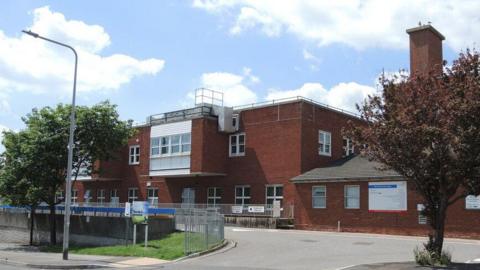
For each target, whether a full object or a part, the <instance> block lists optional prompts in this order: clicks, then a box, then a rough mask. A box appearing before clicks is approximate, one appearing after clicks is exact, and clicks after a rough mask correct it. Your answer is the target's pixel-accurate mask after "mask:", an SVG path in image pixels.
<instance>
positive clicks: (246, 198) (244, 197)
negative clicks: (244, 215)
mask: <svg viewBox="0 0 480 270" xmlns="http://www.w3.org/2000/svg"><path fill="white" fill-rule="evenodd" d="M237 188H241V189H242V194H241V195H240V196H237ZM245 188H248V189H249V191H250V195H249V196H245ZM251 199H252V189H251V188H250V186H249V185H240V186H235V205H243V206H246V205H247V204H246V203H245V200H248V201H249V203H248V204H250V203H251V202H250V200H251ZM237 200H242V203H241V204H239V203H237Z"/></svg>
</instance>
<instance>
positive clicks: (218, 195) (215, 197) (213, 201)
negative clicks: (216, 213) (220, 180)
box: [207, 187, 223, 206]
mask: <svg viewBox="0 0 480 270" xmlns="http://www.w3.org/2000/svg"><path fill="white" fill-rule="evenodd" d="M222 193H223V190H222V188H219V187H209V188H208V189H207V205H208V206H216V205H217V204H219V203H220V200H221V199H222Z"/></svg>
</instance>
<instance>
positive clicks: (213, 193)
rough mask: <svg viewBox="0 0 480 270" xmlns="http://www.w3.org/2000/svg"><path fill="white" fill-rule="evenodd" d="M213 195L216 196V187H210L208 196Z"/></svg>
mask: <svg viewBox="0 0 480 270" xmlns="http://www.w3.org/2000/svg"><path fill="white" fill-rule="evenodd" d="M213 196H215V189H214V188H208V197H213Z"/></svg>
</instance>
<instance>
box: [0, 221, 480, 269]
mask: <svg viewBox="0 0 480 270" xmlns="http://www.w3.org/2000/svg"><path fill="white" fill-rule="evenodd" d="M225 237H226V238H227V239H230V240H233V241H234V242H236V246H235V245H233V244H232V243H230V244H229V245H227V247H226V248H223V249H221V250H218V251H216V252H213V253H210V254H207V255H203V256H200V257H196V258H189V259H186V260H181V261H177V262H165V261H155V260H153V261H149V260H150V259H145V258H143V259H142V258H140V259H138V258H132V257H112V256H88V255H71V259H72V260H71V261H69V263H71V264H74V263H77V264H80V263H85V264H92V265H96V266H97V267H110V268H115V269H120V268H125V269H128V268H131V269H133V268H134V269H165V270H168V269H172V270H176V269H192V270H207V269H211V270H217V269H218V270H220V269H225V270H237V269H245V270H250V269H264V270H267V269H268V270H273V269H279V270H282V269H326V270H340V269H345V270H347V269H348V270H370V269H389V270H407V269H417V270H423V269H430V268H419V267H415V265H414V264H413V263H394V264H388V263H392V262H411V261H412V260H413V249H414V248H415V247H416V246H421V245H422V243H423V242H424V241H426V238H422V237H408V236H393V235H375V234H357V233H333V232H313V231H299V230H288V231H285V230H266V229H248V228H234V227H226V229H225ZM445 249H446V250H449V251H450V252H451V253H452V255H453V260H454V261H455V262H457V263H462V265H460V267H461V268H460V267H459V268H451V269H480V267H479V266H480V265H479V264H480V241H478V240H463V239H447V240H446V242H445ZM6 257H8V258H9V260H10V262H11V261H22V262H24V264H12V263H9V264H4V262H3V263H2V261H1V260H4V259H5V258H6ZM48 261H49V262H50V263H51V264H54V263H61V262H62V260H61V254H52V253H41V252H35V251H29V250H28V248H26V249H25V248H24V247H23V250H22V247H19V246H18V245H17V246H10V247H8V245H7V244H0V269H26V268H28V264H26V262H30V263H32V262H33V263H36V264H37V265H38V264H40V263H42V262H48ZM467 262H469V263H468V264H466V263H467ZM466 266H467V267H468V268H465V267H466ZM67 267H68V266H67Z"/></svg>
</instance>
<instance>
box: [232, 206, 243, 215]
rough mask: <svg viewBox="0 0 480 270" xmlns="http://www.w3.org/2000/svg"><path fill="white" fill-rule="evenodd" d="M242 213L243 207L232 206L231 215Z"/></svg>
mask: <svg viewBox="0 0 480 270" xmlns="http://www.w3.org/2000/svg"><path fill="white" fill-rule="evenodd" d="M242 212H243V205H232V214H241V213H242Z"/></svg>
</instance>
